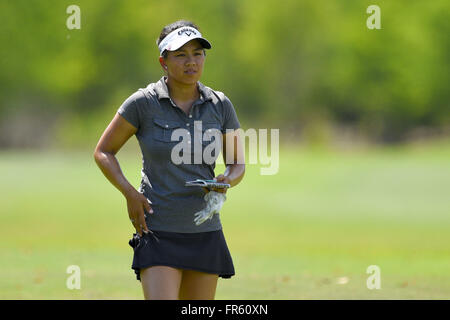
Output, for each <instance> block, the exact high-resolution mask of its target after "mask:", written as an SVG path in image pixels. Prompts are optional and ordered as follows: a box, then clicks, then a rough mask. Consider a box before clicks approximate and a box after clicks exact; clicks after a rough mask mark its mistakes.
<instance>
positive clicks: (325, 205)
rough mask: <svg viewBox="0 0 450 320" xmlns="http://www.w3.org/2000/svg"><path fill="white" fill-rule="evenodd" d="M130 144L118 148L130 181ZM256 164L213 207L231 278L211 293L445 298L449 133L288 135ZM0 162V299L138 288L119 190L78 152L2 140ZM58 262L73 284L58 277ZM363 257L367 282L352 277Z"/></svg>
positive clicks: (361, 269)
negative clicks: (29, 148)
mask: <svg viewBox="0 0 450 320" xmlns="http://www.w3.org/2000/svg"><path fill="white" fill-rule="evenodd" d="M131 149H133V148H129V149H124V150H122V151H121V152H120V153H119V154H118V158H119V161H120V163H121V166H122V169H123V171H124V173H125V175H126V176H127V178H128V179H129V180H130V181H131V182H132V183H133V184H134V185H135V186H138V185H139V182H140V166H141V158H140V154H139V153H133V152H132V150H131ZM137 152H139V151H137ZM259 170H260V166H259V165H248V166H247V171H246V176H245V178H244V180H243V182H242V183H241V184H240V185H239V186H237V187H236V188H233V189H231V190H230V191H229V192H228V194H227V197H228V199H227V202H226V203H225V205H224V207H223V209H222V213H221V218H222V224H223V230H224V233H225V237H226V239H227V241H228V245H229V248H230V251H231V254H232V256H233V260H234V263H235V269H236V276H235V277H233V278H231V279H226V280H224V279H220V280H219V285H218V288H217V295H216V298H217V299H449V298H450V143H448V142H441V143H435V144H432V145H427V146H410V147H402V148H379V149H368V150H364V151H348V152H343V151H339V152H335V151H323V150H322V151H317V150H316V151H311V150H308V149H301V148H292V147H290V148H283V149H282V150H281V154H280V169H279V173H278V174H277V175H273V176H262V175H260V174H259ZM222 172H223V166H218V167H217V168H216V173H217V174H219V173H222ZM0 173H1V175H0V176H1V179H0V195H1V196H0V197H1V198H0V219H1V220H0V298H1V299H142V290H141V286H140V283H139V282H138V281H136V279H135V276H134V273H133V271H132V270H131V268H130V266H131V262H132V249H131V248H130V247H129V246H128V239H129V238H130V236H131V234H132V233H133V231H134V230H133V228H132V225H131V224H130V222H129V220H128V215H127V212H126V203H125V200H124V198H123V197H122V195H121V194H120V193H119V192H118V191H117V190H116V189H115V188H114V187H113V186H112V185H111V184H110V183H109V182H108V181H107V180H106V178H105V177H104V176H103V175H102V173H101V172H100V170H99V169H98V168H97V166H96V164H95V162H94V160H93V157H92V152H90V151H89V152H85V153H83V152H45V153H40V152H6V151H3V152H0ZM69 265H78V266H79V267H80V268H81V289H80V290H69V289H67V287H66V280H67V278H68V276H69V275H68V274H67V273H66V269H67V267H68V266H69ZM370 265H377V266H379V267H380V269H381V289H380V290H369V289H368V288H367V287H366V280H367V277H368V276H369V275H368V274H367V273H366V269H367V267H368V266H370Z"/></svg>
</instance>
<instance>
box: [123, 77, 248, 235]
mask: <svg viewBox="0 0 450 320" xmlns="http://www.w3.org/2000/svg"><path fill="white" fill-rule="evenodd" d="M165 79H166V77H162V78H161V79H160V80H159V81H158V82H156V83H151V84H149V85H148V86H147V87H146V88H145V89H139V90H138V91H136V92H135V93H134V94H132V95H131V96H130V97H129V98H128V99H127V100H125V102H124V103H123V104H122V105H121V106H120V108H119V109H118V111H117V112H118V113H119V114H120V115H121V116H122V117H124V118H125V119H126V120H127V121H128V122H130V123H131V124H132V125H133V126H134V127H136V128H137V132H136V138H137V140H138V142H139V145H140V147H141V151H142V171H141V173H142V180H141V185H140V187H139V191H140V192H143V194H144V195H145V196H146V197H147V198H148V199H150V201H151V202H152V208H153V212H154V213H153V214H146V216H147V218H146V221H147V226H148V227H149V229H151V230H160V231H170V232H187V233H194V232H207V231H215V230H220V229H221V228H222V225H221V222H220V217H219V215H218V214H215V215H214V216H213V218H212V219H211V220H207V221H206V222H204V223H203V224H201V225H199V226H196V225H195V223H194V214H195V213H196V212H197V211H200V210H202V209H203V208H204V207H205V206H206V202H205V200H204V199H203V198H204V196H205V194H206V193H205V191H203V189H202V188H200V187H199V188H196V187H185V186H184V184H185V182H186V181H189V180H195V179H213V178H214V176H215V174H214V168H215V159H217V156H218V153H217V154H215V152H211V153H210V154H211V155H212V156H213V161H211V160H207V161H204V159H203V157H201V158H200V162H199V161H198V159H199V158H198V155H199V154H200V152H203V151H204V150H205V148H207V147H208V145H210V144H211V142H214V141H216V137H215V136H210V137H209V139H210V140H211V141H207V139H201V138H200V140H199V137H204V136H202V135H204V134H205V133H207V132H210V131H214V129H217V130H220V132H221V133H226V130H227V129H238V128H240V124H239V120H238V118H237V115H236V111H235V110H234V107H233V104H232V103H231V101H230V100H229V99H228V98H227V97H226V96H225V95H224V94H223V93H222V92H220V91H215V90H212V89H211V88H209V87H207V86H204V85H203V84H202V83H201V82H198V88H199V91H200V98H199V99H198V100H196V101H195V102H194V103H193V105H192V108H191V110H190V113H189V115H188V114H186V113H185V112H184V111H183V110H182V109H180V108H179V107H178V106H177V105H176V104H175V103H174V102H173V101H172V99H171V98H170V96H169V90H168V88H167V84H166V83H165ZM180 128H184V129H186V130H187V131H183V132H186V133H189V134H188V136H189V137H191V139H185V137H186V136H184V138H183V137H179V139H178V140H177V139H175V141H173V138H174V136H172V133H173V132H174V131H175V130H177V129H180ZM216 132H218V131H216ZM205 136H206V135H205ZM194 137H196V140H197V143H195V142H196V141H194ZM180 141H184V143H185V145H186V143H188V145H187V146H189V147H190V149H183V150H181V152H180V153H179V154H180V155H185V154H184V151H186V150H188V152H187V153H186V154H187V155H188V156H189V158H190V161H185V162H186V163H185V162H181V163H178V162H177V161H175V163H174V161H172V159H173V157H171V154H172V149H173V148H174V146H176V145H177V144H178V146H180V145H179V142H180ZM186 141H188V142H186ZM220 143H221V141H220ZM219 150H220V149H219ZM185 156H186V155H185ZM185 159H186V158H185ZM196 159H197V161H195V160H196Z"/></svg>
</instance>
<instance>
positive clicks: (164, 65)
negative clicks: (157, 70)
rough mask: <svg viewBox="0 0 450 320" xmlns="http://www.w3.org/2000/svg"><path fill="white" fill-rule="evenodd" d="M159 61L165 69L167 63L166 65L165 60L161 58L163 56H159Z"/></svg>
mask: <svg viewBox="0 0 450 320" xmlns="http://www.w3.org/2000/svg"><path fill="white" fill-rule="evenodd" d="M159 63H160V64H161V67H162V68H163V69H164V70H167V65H166V62H165V61H164V58H163V57H159Z"/></svg>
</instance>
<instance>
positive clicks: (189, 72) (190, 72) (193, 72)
mask: <svg viewBox="0 0 450 320" xmlns="http://www.w3.org/2000/svg"><path fill="white" fill-rule="evenodd" d="M184 73H186V74H196V73H197V71H195V70H192V69H189V70H186V71H185V72H184Z"/></svg>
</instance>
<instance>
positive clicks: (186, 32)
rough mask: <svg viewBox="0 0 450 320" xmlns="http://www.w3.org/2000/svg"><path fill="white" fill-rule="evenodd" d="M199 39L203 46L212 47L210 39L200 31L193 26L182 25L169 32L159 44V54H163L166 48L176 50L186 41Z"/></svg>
mask: <svg viewBox="0 0 450 320" xmlns="http://www.w3.org/2000/svg"><path fill="white" fill-rule="evenodd" d="M194 39H198V40H199V41H200V43H201V44H202V46H203V48H205V49H211V44H210V43H209V41H208V40H206V39H205V38H203V37H202V34H201V33H200V31H198V30H197V29H195V28H192V27H181V28H178V29H176V30H174V31H172V32H171V33H169V34H168V35H167V36H166V37H165V38H164V39H163V40H162V41H161V43H160V44H159V46H158V48H159V54H160V55H161V56H162V54H163V52H164V51H165V50H168V51H174V50H177V49H179V48H181V47H182V46H183V45H184V44H185V43H186V42H188V41H191V40H194Z"/></svg>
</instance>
